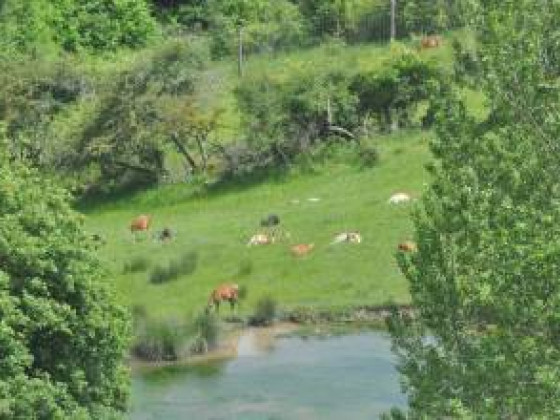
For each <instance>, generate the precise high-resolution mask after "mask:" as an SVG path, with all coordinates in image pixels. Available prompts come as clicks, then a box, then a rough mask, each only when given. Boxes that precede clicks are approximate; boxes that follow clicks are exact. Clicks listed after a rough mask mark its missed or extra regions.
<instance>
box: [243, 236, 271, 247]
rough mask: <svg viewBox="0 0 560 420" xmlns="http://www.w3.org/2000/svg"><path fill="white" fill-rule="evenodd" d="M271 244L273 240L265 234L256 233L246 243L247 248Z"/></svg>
mask: <svg viewBox="0 0 560 420" xmlns="http://www.w3.org/2000/svg"><path fill="white" fill-rule="evenodd" d="M273 243H274V238H273V237H272V236H270V235H267V234H265V233H257V234H256V235H253V236H251V239H249V242H247V246H255V245H270V244H273Z"/></svg>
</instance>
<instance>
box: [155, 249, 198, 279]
mask: <svg viewBox="0 0 560 420" xmlns="http://www.w3.org/2000/svg"><path fill="white" fill-rule="evenodd" d="M197 264H198V254H197V253H196V252H194V251H192V252H187V253H186V254H183V255H182V256H181V257H180V258H178V259H175V260H171V261H170V262H169V263H168V264H167V265H158V266H156V267H154V268H153V269H152V271H151V273H150V282H152V283H155V284H160V283H166V282H168V281H171V280H175V279H177V278H178V277H180V276H188V275H191V274H192V273H194V272H195V271H196V267H197Z"/></svg>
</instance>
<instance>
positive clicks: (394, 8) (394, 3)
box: [391, 0, 397, 41]
mask: <svg viewBox="0 0 560 420" xmlns="http://www.w3.org/2000/svg"><path fill="white" fill-rule="evenodd" d="M396 13H397V0H391V41H394V40H395V36H396V35H397V25H396V17H395V15H396Z"/></svg>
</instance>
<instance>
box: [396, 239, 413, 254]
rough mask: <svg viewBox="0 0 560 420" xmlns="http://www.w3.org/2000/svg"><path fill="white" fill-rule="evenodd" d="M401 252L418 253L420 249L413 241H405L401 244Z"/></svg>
mask: <svg viewBox="0 0 560 420" xmlns="http://www.w3.org/2000/svg"><path fill="white" fill-rule="evenodd" d="M398 248H399V251H403V252H416V251H417V249H418V247H417V246H416V243H414V242H412V241H404V242H401V243H400V244H399V247H398Z"/></svg>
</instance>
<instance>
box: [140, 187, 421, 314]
mask: <svg viewBox="0 0 560 420" xmlns="http://www.w3.org/2000/svg"><path fill="white" fill-rule="evenodd" d="M411 200H412V198H411V196H410V195H409V194H407V193H403V192H398V193H395V194H393V195H392V196H391V197H390V198H389V200H388V203H389V204H393V205H398V204H402V203H407V202H409V201H411ZM151 222H152V216H151V215H146V214H142V215H140V216H138V217H136V218H135V219H134V220H132V222H131V223H130V232H131V233H132V234H133V235H135V234H136V233H138V232H148V231H149V230H150V227H151ZM260 226H261V231H260V232H258V233H256V234H255V235H253V236H252V237H251V238H250V239H249V241H248V242H247V246H250V247H251V246H261V245H271V244H274V243H276V242H279V241H281V240H285V239H289V238H290V233H289V232H287V231H284V230H283V229H282V228H281V227H280V217H279V216H278V215H277V214H269V215H268V216H267V217H265V218H264V219H262V220H261V221H260ZM154 237H155V238H156V239H158V240H160V241H162V242H167V241H170V240H172V239H173V237H174V233H173V231H172V230H171V229H170V228H168V227H164V228H163V229H161V230H159V231H157V232H155V234H154ZM361 242H362V235H361V234H360V232H359V231H349V232H341V233H338V234H336V235H335V236H334V237H333V240H332V242H330V244H329V245H337V244H341V243H351V244H360V243H361ZM314 248H315V244H314V243H299V244H295V245H292V246H291V247H290V251H291V253H292V255H293V256H294V257H304V256H306V255H308V254H310V253H311V252H312V251H313V249H314ZM397 250H398V251H399V252H416V251H417V246H416V243H415V242H413V241H410V240H407V241H403V242H400V243H399V244H398V246H397ZM238 299H239V285H237V284H234V283H224V284H220V285H219V286H218V287H216V288H215V289H214V290H212V292H211V294H210V297H209V299H208V305H207V310H209V309H210V308H212V307H213V308H215V309H216V312H217V311H218V310H219V307H220V302H222V301H228V302H229V303H230V305H231V308H232V310H233V309H234V306H235V304H236V303H237V301H238Z"/></svg>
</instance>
